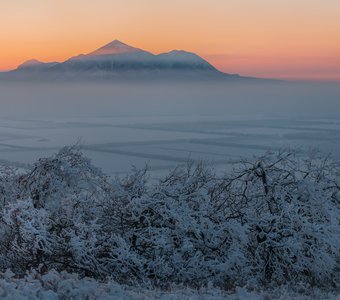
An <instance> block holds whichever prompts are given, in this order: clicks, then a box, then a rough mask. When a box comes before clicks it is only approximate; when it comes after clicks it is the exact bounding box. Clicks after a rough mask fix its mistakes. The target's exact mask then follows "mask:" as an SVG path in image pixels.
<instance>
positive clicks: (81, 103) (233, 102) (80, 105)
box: [0, 81, 340, 118]
mask: <svg viewBox="0 0 340 300" xmlns="http://www.w3.org/2000/svg"><path fill="white" fill-rule="evenodd" d="M339 96H340V86H339V85H338V84H334V83H286V82H272V83H270V82H251V81H246V82H245V83H242V82H230V83H228V82H225V83H222V82H218V83H212V82H208V83H204V82H199V83H193V82H190V83H162V82H161V83H159V82H156V83H152V82H147V83H119V84H115V83H112V84H109V83H79V82H71V83H60V82H55V83H41V84H39V83H36V82H35V83H22V82H21V83H8V82H7V83H0V104H1V110H0V116H1V117H18V116H20V117H25V118H30V117H49V116H51V117H58V116H66V115H67V116H123V115H130V116H140V115H143V116H146V115H149V116H150V115H154V116H159V115H215V114H216V115H229V116H235V114H236V115H252V116H254V115H260V116H266V117H281V116H284V117H287V116H289V117H302V118H320V117H322V118H338V117H339V111H340V101H339Z"/></svg>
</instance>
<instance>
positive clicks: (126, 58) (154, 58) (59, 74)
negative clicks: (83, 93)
mask: <svg viewBox="0 0 340 300" xmlns="http://www.w3.org/2000/svg"><path fill="white" fill-rule="evenodd" d="M5 77H7V78H20V79H39V80H43V79H44V80H46V79H47V80H49V79H53V80H58V79H91V80H92V79H98V80H103V79H104V80H105V79H107V80H111V79H116V80H125V79H174V80H176V79H183V78H186V79H193V80H196V79H204V80H209V79H211V80H216V79H245V78H246V77H241V76H239V75H237V74H227V73H223V72H221V71H219V70H217V69H216V68H215V67H214V66H213V65H211V64H210V63H209V62H207V61H206V60H204V59H203V58H201V57H200V56H198V55H197V54H195V53H191V52H187V51H183V50H173V51H170V52H167V53H162V54H158V55H155V54H152V53H150V52H148V51H145V50H142V49H139V48H135V47H132V46H129V45H127V44H124V43H122V42H120V41H118V40H114V41H112V42H110V43H108V44H107V45H105V46H103V47H101V48H99V49H97V50H95V51H93V52H90V53H88V54H81V55H78V56H75V57H71V58H69V59H68V60H66V61H64V62H61V63H58V62H49V63H43V62H40V61H38V60H29V61H26V62H24V63H23V64H21V65H20V66H18V68H17V69H15V70H13V71H10V72H7V73H3V74H2V76H1V78H5ZM248 79H249V78H248Z"/></svg>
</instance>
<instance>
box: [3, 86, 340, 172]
mask: <svg viewBox="0 0 340 300" xmlns="http://www.w3.org/2000/svg"><path fill="white" fill-rule="evenodd" d="M0 105H1V109H0V162H2V163H9V164H14V165H17V166H26V165H27V164H31V163H32V162H34V161H35V160H36V159H38V158H39V157H42V156H49V155H51V154H52V153H55V152H56V151H57V150H58V149H60V148H61V147H62V146H64V145H71V144H74V143H76V142H79V143H80V144H81V145H82V146H83V149H84V152H85V154H86V155H87V156H88V157H90V158H91V159H92V160H93V163H94V164H95V165H97V166H99V167H101V168H102V169H103V171H104V172H106V173H109V174H116V173H125V172H127V171H129V170H130V169H131V167H132V166H136V167H138V168H139V167H143V166H145V164H148V166H149V168H150V169H151V171H153V173H154V174H155V175H156V174H158V173H162V172H164V171H165V170H167V169H169V168H173V167H174V166H177V165H179V164H183V163H185V162H186V161H188V160H189V159H190V160H206V161H208V162H209V163H211V164H214V165H216V167H217V169H218V170H221V171H223V170H225V169H226V168H228V164H229V162H230V161H231V160H235V159H237V158H239V157H244V156H245V157H246V156H251V155H257V154H261V153H263V152H265V151H266V150H277V149H281V148H286V147H293V148H298V149H300V150H302V151H305V150H307V149H309V148H313V147H316V148H318V149H320V150H321V151H324V152H326V153H328V152H330V153H332V154H333V155H334V156H335V157H336V158H339V157H340V154H339V153H340V87H338V86H337V85H336V84H302V83H294V84H287V83H275V84H269V83H256V84H254V83H252V84H249V83H248V84H239V83H229V84H224V85H222V84H214V85H213V84H209V85H203V87H202V85H199V84H193V83H191V84H170V85H164V84H158V85H157V86H153V85H151V84H126V85H125V84H121V85H119V86H118V85H111V86H110V85H106V84H105V85H104V84H96V85H94V84H79V83H74V84H72V83H71V84H60V83H56V84H49V85H47V84H44V85H39V84H20V85H18V84H8V83H7V84H4V83H2V84H0Z"/></svg>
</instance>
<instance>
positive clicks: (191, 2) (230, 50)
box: [0, 0, 340, 80]
mask: <svg viewBox="0 0 340 300" xmlns="http://www.w3.org/2000/svg"><path fill="white" fill-rule="evenodd" d="M339 15H340V2H339V1H336V0H300V1H296V0H286V1H280V2H279V1H270V0H258V1H256V3H255V1H253V2H250V1H248V0H229V1H221V0H211V1H209V2H208V1H205V0H186V1H181V0H173V1H171V2H168V1H159V0H125V1H123V0H119V1H118V0H116V1H113V0H97V1H90V0H82V1H81V0H73V1H66V0H35V1H30V0H20V1H18V2H16V3H14V1H11V0H3V1H1V3H0V26H1V28H5V30H2V31H1V32H0V41H1V47H0V70H10V69H14V68H16V67H17V66H18V65H19V64H21V63H22V62H24V61H26V60H29V59H32V58H35V59H38V60H41V61H45V62H47V61H64V60H66V59H67V58H69V57H71V56H75V55H78V54H81V53H88V52H91V51H93V50H95V49H97V48H99V47H101V46H103V45H104V44H106V43H108V42H110V41H111V40H113V39H118V40H121V41H122V42H124V43H127V44H129V45H132V46H135V47H138V48H142V49H144V50H147V51H150V52H152V53H161V52H167V51H170V50H173V49H183V50H187V51H191V52H195V53H197V54H198V55H200V56H202V57H203V58H205V59H207V60H208V61H209V62H210V63H212V64H213V65H214V66H215V67H217V68H218V69H220V70H222V71H224V72H228V73H238V74H241V75H247V76H258V77H275V78H291V79H312V80H316V79H321V80H340V18H339Z"/></svg>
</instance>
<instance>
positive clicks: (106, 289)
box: [0, 270, 340, 300]
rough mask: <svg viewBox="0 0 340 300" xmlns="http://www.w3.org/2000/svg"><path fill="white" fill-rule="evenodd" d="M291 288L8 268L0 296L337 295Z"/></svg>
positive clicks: (254, 298) (168, 299) (303, 299)
mask: <svg viewBox="0 0 340 300" xmlns="http://www.w3.org/2000/svg"><path fill="white" fill-rule="evenodd" d="M303 292H304V295H302V294H300V293H299V291H292V290H290V289H289V288H288V287H283V288H280V289H277V290H271V291H248V290H247V289H246V288H243V287H237V288H236V289H235V291H233V292H225V291H222V290H219V289H215V288H202V289H200V290H193V289H188V288H183V287H172V288H169V290H168V291H161V290H158V289H145V288H138V287H130V286H125V285H120V284H118V283H116V282H114V281H109V282H103V283H101V282H98V281H96V280H94V279H91V278H82V279H80V278H79V277H78V276H77V275H76V274H70V273H66V272H62V273H58V272H56V271H53V270H52V271H50V272H49V273H47V274H44V275H40V274H38V273H37V272H31V273H29V274H27V275H26V277H25V278H24V279H16V278H14V274H13V273H12V272H11V271H10V270H7V271H6V272H5V273H0V299H8V300H10V299H11V300H26V299H27V300H28V299H30V300H35V299H44V300H58V299H88V300H92V299H101V300H104V299H117V300H118V299H124V300H125V299H126V300H129V299H131V300H145V299H161V300H177V299H186V300H203V299H211V300H222V299H226V300H228V299H230V300H231V299H233V300H234V299H238V300H262V299H263V300H265V299H282V300H283V299H300V300H307V299H334V300H335V299H340V297H339V295H337V294H335V293H329V292H324V291H321V290H318V289H314V290H310V291H309V292H308V293H306V291H305V290H304V291H303Z"/></svg>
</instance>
